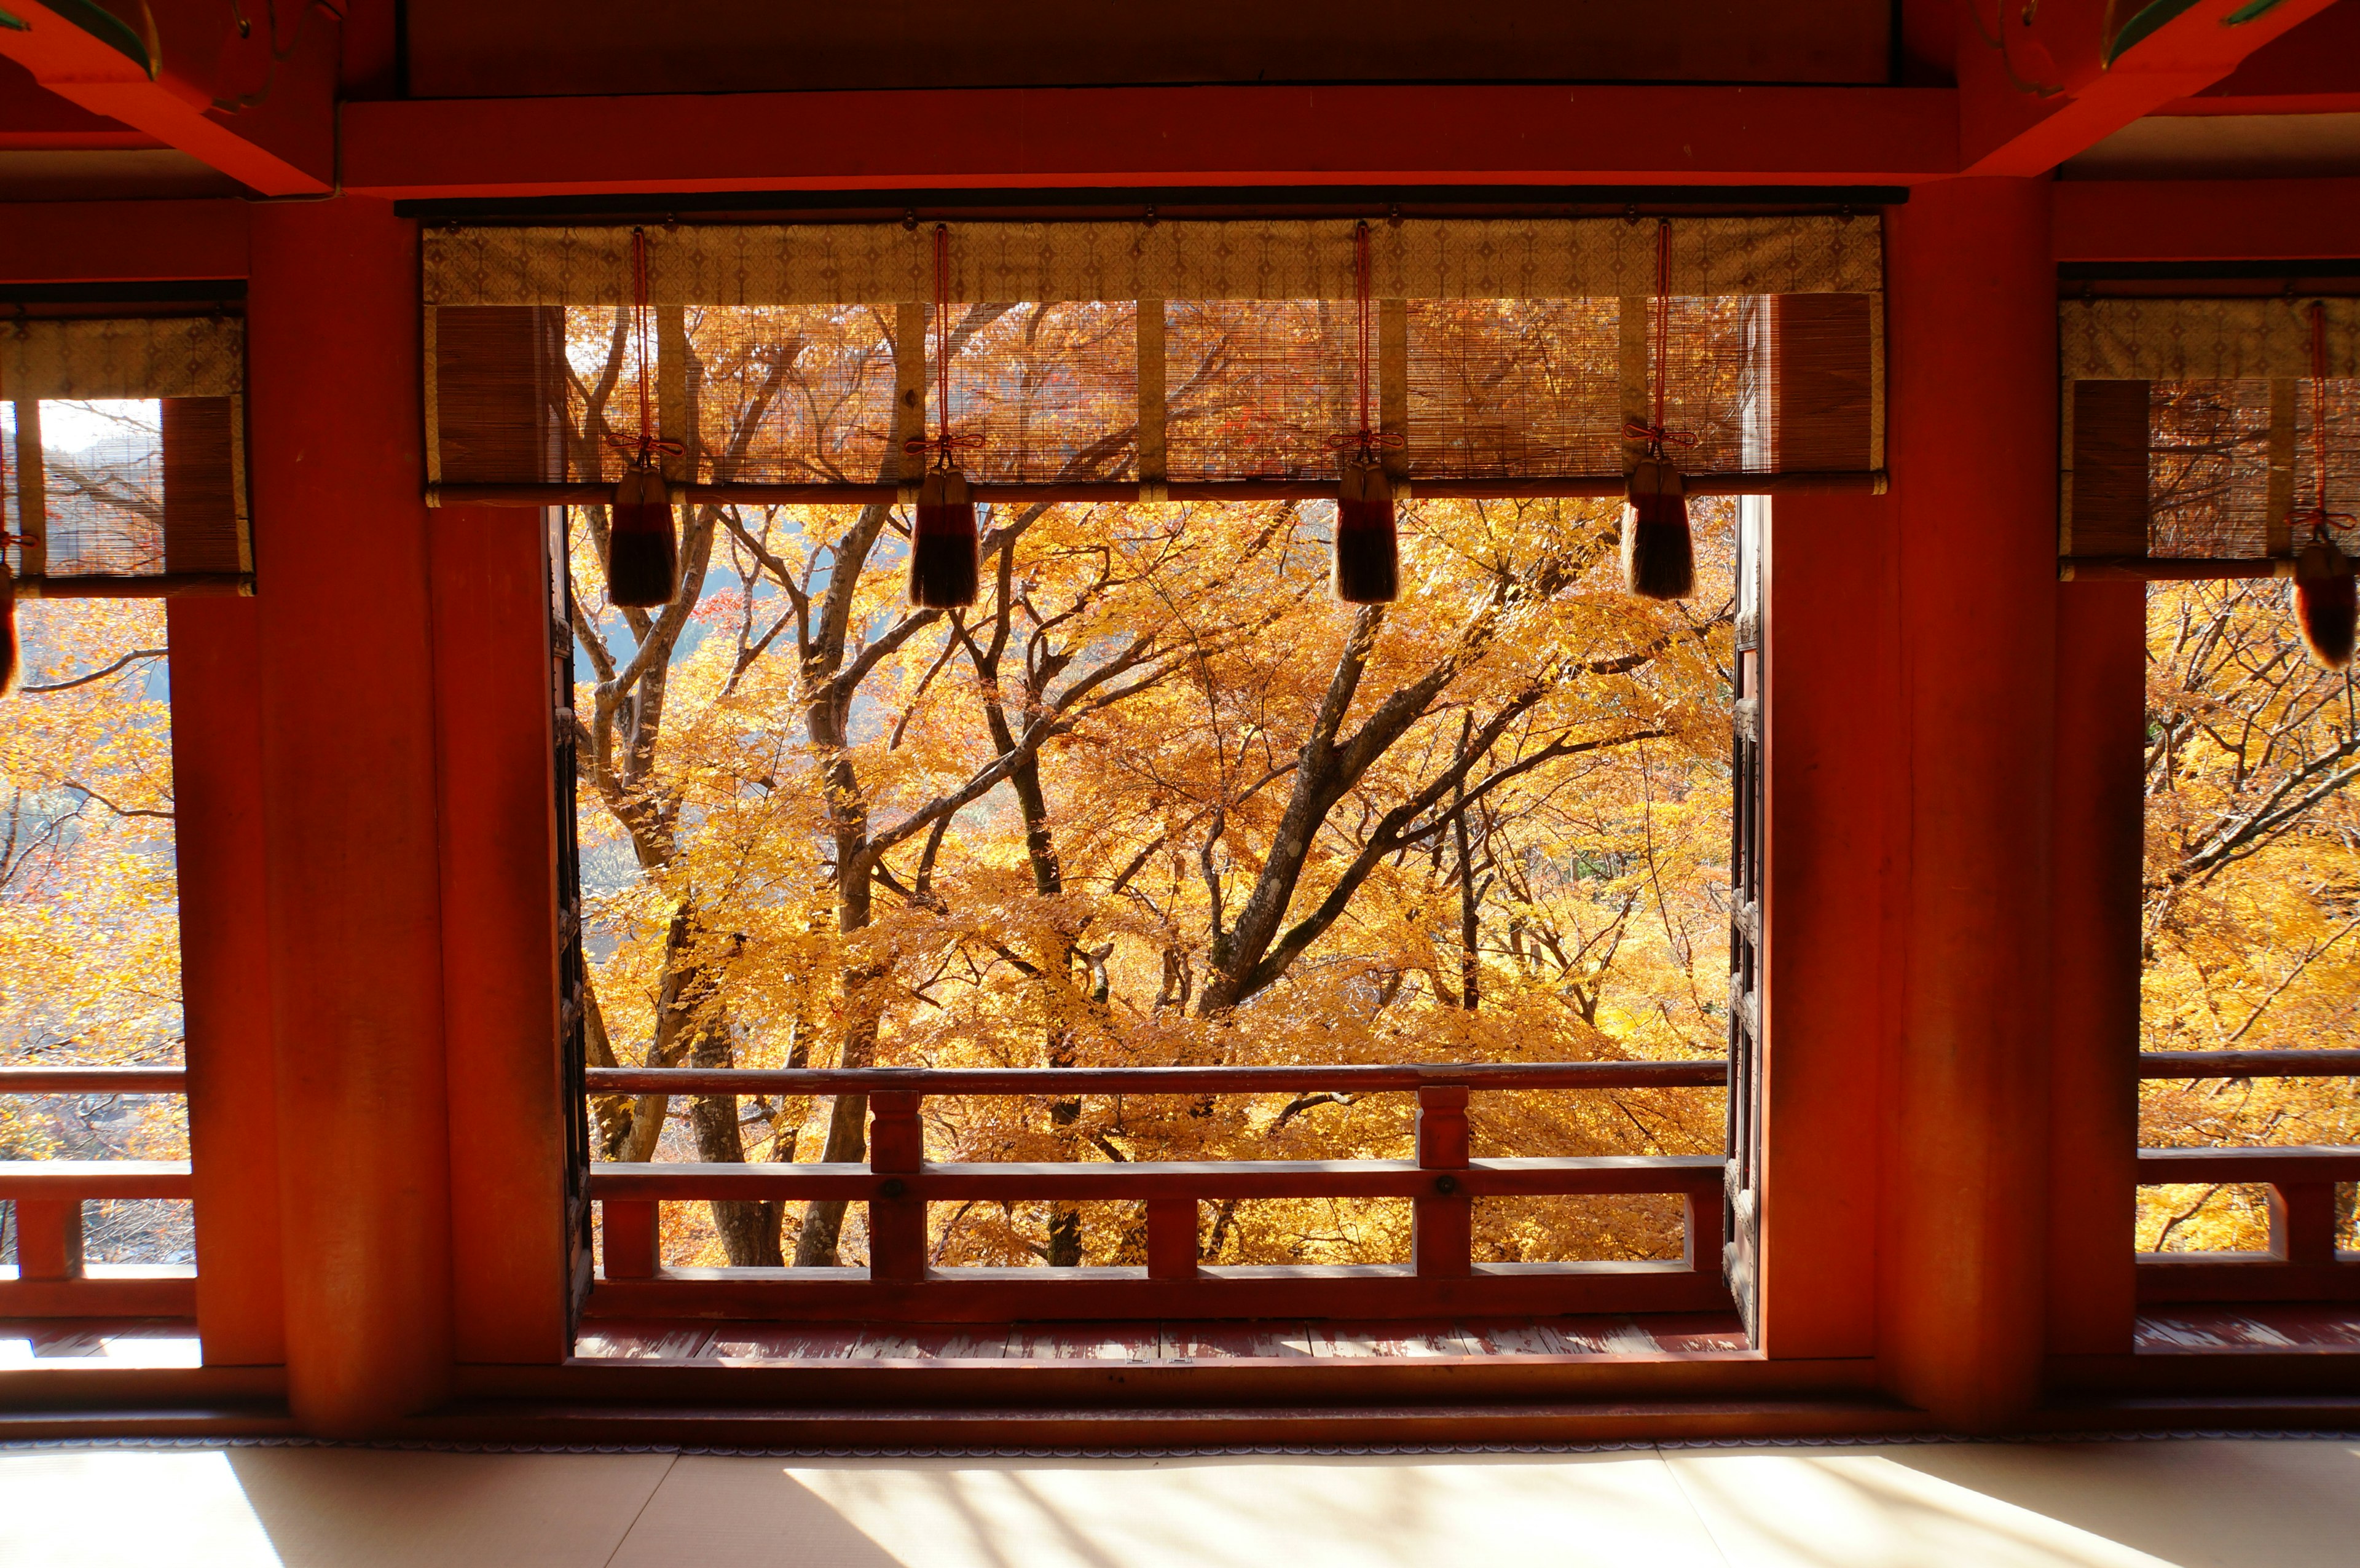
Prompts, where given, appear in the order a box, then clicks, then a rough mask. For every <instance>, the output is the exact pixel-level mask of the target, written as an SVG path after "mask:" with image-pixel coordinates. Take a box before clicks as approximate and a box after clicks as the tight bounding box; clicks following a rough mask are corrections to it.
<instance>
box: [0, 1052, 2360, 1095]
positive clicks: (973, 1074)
mask: <svg viewBox="0 0 2360 1568" xmlns="http://www.w3.org/2000/svg"><path fill="white" fill-rule="evenodd" d="M2138 1075H2139V1076H2140V1077H2141V1078H2143V1079H2200V1078H2341V1077H2360V1050H2345V1049H2341V1048H2322V1049H2320V1050H2314V1051H2142V1052H2141V1053H2140V1054H2139V1057H2138ZM585 1079H586V1085H587V1087H588V1089H589V1091H590V1092H591V1093H592V1094H872V1093H877V1092H880V1091H891V1090H904V1089H907V1090H915V1091H917V1092H918V1093H920V1094H1010V1095H1015V1094H1266V1093H1273V1092H1277V1091H1283V1090H1289V1089H1309V1090H1326V1091H1330V1092H1333V1091H1337V1090H1342V1091H1346V1092H1359V1093H1362V1094H1391V1093H1400V1092H1405V1091H1409V1090H1414V1089H1419V1088H1425V1087H1429V1086H1433V1085H1437V1084H1463V1085H1465V1086H1466V1087H1468V1088H1470V1089H1482V1090H1506V1089H1673V1088H1721V1087H1723V1086H1725V1085H1726V1084H1727V1083H1728V1079H1729V1063H1728V1062H1727V1060H1726V1059H1724V1058H1721V1057H1709V1058H1703V1059H1699V1060H1696V1061H1687V1062H1462V1063H1456V1064H1449V1065H1437V1064H1430V1063H1406V1064H1381V1065H1368V1066H1363V1065H1357V1064H1349V1065H1339V1064H1306V1065H1303V1066H1267V1065H1257V1066H1251V1067H976V1068H942V1067H859V1068H842V1067H806V1068H753V1067H738V1068H694V1067H593V1068H591V1069H590V1070H589V1071H588V1073H586V1074H585ZM187 1092H188V1072H187V1070H186V1069H185V1068H180V1067H0V1094H186V1093H187Z"/></svg>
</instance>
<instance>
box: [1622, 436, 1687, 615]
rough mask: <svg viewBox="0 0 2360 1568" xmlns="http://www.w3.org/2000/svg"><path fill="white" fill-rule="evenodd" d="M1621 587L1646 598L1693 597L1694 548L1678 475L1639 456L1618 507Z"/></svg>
mask: <svg viewBox="0 0 2360 1568" xmlns="http://www.w3.org/2000/svg"><path fill="white" fill-rule="evenodd" d="M1622 582H1623V585H1624V586H1625V587H1627V588H1628V589H1629V590H1630V591H1631V592H1632V593H1636V594H1638V595H1639V596H1640V597H1642V598H1645V599H1685V598H1687V597H1688V595H1689V594H1690V593H1694V592H1696V546H1695V543H1694V541H1693V540H1691V539H1689V537H1688V495H1687V494H1686V492H1685V491H1684V490H1683V489H1682V487H1681V485H1680V471H1679V470H1678V469H1677V468H1675V467H1673V466H1672V465H1671V464H1670V463H1666V462H1665V461H1664V460H1663V459H1662V458H1660V457H1643V458H1641V459H1640V460H1639V465H1638V466H1637V467H1636V468H1634V469H1633V470H1632V471H1631V487H1630V490H1629V491H1628V493H1627V496H1626V499H1625V501H1624V504H1623V507H1622Z"/></svg>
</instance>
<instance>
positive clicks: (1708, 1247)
mask: <svg viewBox="0 0 2360 1568" xmlns="http://www.w3.org/2000/svg"><path fill="white" fill-rule="evenodd" d="M1727 1202H1728V1199H1727V1198H1726V1197H1724V1196H1723V1195H1722V1192H1721V1188H1720V1187H1719V1186H1715V1187H1714V1188H1713V1190H1712V1191H1711V1192H1683V1193H1681V1194H1680V1206H1681V1209H1682V1211H1683V1214H1682V1217H1683V1218H1684V1219H1685V1220H1686V1222H1687V1223H1686V1225H1685V1228H1684V1235H1683V1237H1682V1240H1681V1244H1680V1261H1681V1262H1683V1263H1685V1264H1687V1265H1688V1272H1690V1273H1692V1274H1714V1275H1717V1274H1719V1273H1720V1272H1721V1244H1722V1242H1723V1241H1724V1240H1726V1239H1727V1238H1726V1237H1724V1236H1722V1234H1721V1206H1722V1204H1724V1203H1727Z"/></svg>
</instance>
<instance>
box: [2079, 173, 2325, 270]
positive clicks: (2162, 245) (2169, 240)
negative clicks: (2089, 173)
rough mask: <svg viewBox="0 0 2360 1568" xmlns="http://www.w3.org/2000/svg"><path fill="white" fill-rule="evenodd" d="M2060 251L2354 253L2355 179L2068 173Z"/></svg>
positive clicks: (2100, 254)
mask: <svg viewBox="0 0 2360 1568" xmlns="http://www.w3.org/2000/svg"><path fill="white" fill-rule="evenodd" d="M2055 222H2056V228H2055V237H2054V241H2053V244H2054V245H2055V249H2056V253H2057V259H2058V260H2059V261H2278V260H2291V259H2305V258H2318V257H2325V256H2360V180H2065V181H2063V182H2060V184H2059V185H2058V186H2057V191H2056V220H2055Z"/></svg>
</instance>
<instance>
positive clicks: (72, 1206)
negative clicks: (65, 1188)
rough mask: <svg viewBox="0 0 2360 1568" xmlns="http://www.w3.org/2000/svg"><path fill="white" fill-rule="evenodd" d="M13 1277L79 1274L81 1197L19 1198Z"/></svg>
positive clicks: (46, 1277)
mask: <svg viewBox="0 0 2360 1568" xmlns="http://www.w3.org/2000/svg"><path fill="white" fill-rule="evenodd" d="M16 1278H17V1279H81V1278H82V1200H81V1199H80V1198H67V1199H62V1200H56V1199H38V1198H18V1199H16Z"/></svg>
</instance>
